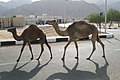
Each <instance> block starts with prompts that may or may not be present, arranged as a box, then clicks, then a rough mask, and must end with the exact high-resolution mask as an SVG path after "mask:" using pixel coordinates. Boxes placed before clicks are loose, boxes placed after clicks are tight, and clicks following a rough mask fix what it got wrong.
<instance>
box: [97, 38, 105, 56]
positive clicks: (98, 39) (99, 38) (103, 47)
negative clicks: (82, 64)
mask: <svg viewBox="0 0 120 80" xmlns="http://www.w3.org/2000/svg"><path fill="white" fill-rule="evenodd" d="M97 41H98V42H99V43H100V45H101V46H102V49H103V56H102V57H103V58H105V49H104V47H105V45H104V44H103V43H102V41H101V40H100V38H99V37H98V39H97Z"/></svg>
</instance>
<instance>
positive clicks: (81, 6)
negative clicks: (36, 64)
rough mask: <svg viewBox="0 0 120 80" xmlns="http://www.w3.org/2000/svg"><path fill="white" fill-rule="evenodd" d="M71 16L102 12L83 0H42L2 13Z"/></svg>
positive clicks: (81, 16) (3, 14)
mask: <svg viewBox="0 0 120 80" xmlns="http://www.w3.org/2000/svg"><path fill="white" fill-rule="evenodd" d="M64 11H65V17H70V18H83V17H85V16H86V15H88V14H90V13H94V12H101V10H100V8H99V7H98V6H97V5H96V4H90V3H87V2H85V1H83V0H81V1H65V0H42V1H37V2H34V3H32V4H24V5H22V6H19V7H17V8H14V9H9V10H7V11H5V12H3V13H2V16H11V15H19V14H21V15H42V14H44V13H46V14H48V15H52V16H53V15H54V16H64Z"/></svg>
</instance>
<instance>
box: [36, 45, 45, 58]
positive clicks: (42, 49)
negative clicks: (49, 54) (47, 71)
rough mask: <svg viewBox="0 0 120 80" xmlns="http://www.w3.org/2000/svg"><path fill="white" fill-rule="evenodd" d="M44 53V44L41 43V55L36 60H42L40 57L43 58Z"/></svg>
mask: <svg viewBox="0 0 120 80" xmlns="http://www.w3.org/2000/svg"><path fill="white" fill-rule="evenodd" d="M43 51H44V48H43V43H41V53H40V55H39V57H38V58H37V59H36V60H39V59H40V57H41V55H42V53H43Z"/></svg>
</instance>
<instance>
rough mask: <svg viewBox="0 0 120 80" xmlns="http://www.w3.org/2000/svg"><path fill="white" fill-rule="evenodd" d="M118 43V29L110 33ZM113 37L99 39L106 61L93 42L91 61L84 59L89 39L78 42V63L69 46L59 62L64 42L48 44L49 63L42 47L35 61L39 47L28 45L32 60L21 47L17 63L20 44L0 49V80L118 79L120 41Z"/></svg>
mask: <svg viewBox="0 0 120 80" xmlns="http://www.w3.org/2000/svg"><path fill="white" fill-rule="evenodd" d="M109 32H112V33H114V35H115V38H117V39H119V40H120V29H118V30H110V31H109ZM119 40H116V39H114V38H112V39H102V41H103V43H104V44H105V52H106V59H107V62H106V61H105V60H104V58H102V48H101V46H100V44H98V43H96V48H97V49H96V51H95V53H94V54H93V56H92V57H91V60H86V58H87V57H88V56H89V55H90V52H91V50H92V44H91V42H90V41H89V40H87V41H78V45H79V60H78V61H77V60H76V59H75V58H74V57H75V56H76V49H75V45H74V44H73V43H71V44H70V46H69V47H68V49H67V52H66V57H65V62H62V61H61V57H62V55H63V49H64V45H65V44H66V42H60V43H50V46H51V47H52V52H53V59H52V60H50V54H49V50H48V48H47V47H46V46H44V47H45V50H44V52H43V55H42V57H41V59H40V60H39V61H37V60H35V59H36V58H37V57H38V56H39V53H40V50H41V49H40V45H39V44H36V45H32V48H33V52H34V60H32V61H30V58H31V55H30V51H29V48H28V46H26V47H25V50H24V52H23V55H22V57H21V59H20V62H19V63H16V60H17V58H18V55H19V52H20V49H21V45H18V46H7V47H0V80H120V69H119V68H120V60H119V59H120V47H119V44H120V41H119Z"/></svg>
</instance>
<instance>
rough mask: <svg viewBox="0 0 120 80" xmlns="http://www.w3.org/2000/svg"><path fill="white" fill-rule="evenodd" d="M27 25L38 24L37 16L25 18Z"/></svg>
mask: <svg viewBox="0 0 120 80" xmlns="http://www.w3.org/2000/svg"><path fill="white" fill-rule="evenodd" d="M25 21H26V25H31V24H36V22H37V21H38V19H37V16H35V15H30V16H28V17H25Z"/></svg>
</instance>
